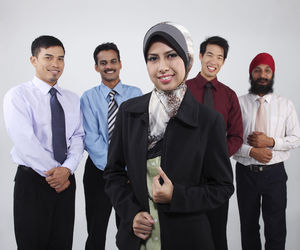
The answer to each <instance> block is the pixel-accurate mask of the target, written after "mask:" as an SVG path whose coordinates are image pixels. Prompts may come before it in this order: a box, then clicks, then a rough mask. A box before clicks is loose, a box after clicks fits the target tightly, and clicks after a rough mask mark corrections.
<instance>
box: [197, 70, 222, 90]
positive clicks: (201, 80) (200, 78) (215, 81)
mask: <svg viewBox="0 0 300 250" xmlns="http://www.w3.org/2000/svg"><path fill="white" fill-rule="evenodd" d="M197 79H198V82H199V85H200V87H201V88H204V87H205V84H206V83H208V82H211V84H212V86H213V87H214V89H216V90H218V88H219V81H218V78H217V77H215V78H214V79H213V80H211V81H208V80H207V79H205V78H204V77H203V76H202V75H201V72H199V73H198V75H197Z"/></svg>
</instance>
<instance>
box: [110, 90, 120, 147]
mask: <svg viewBox="0 0 300 250" xmlns="http://www.w3.org/2000/svg"><path fill="white" fill-rule="evenodd" d="M116 93H117V92H116V91H115V90H112V91H110V92H109V94H108V95H109V104H108V141H109V143H110V140H111V137H112V133H113V130H114V127H115V120H116V114H117V112H118V105H117V103H116V101H115V98H114V97H115V94H116Z"/></svg>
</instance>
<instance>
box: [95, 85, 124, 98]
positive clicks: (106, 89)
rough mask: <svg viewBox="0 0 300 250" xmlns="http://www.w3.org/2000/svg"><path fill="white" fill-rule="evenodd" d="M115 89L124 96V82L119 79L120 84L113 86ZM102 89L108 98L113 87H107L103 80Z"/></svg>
mask: <svg viewBox="0 0 300 250" xmlns="http://www.w3.org/2000/svg"><path fill="white" fill-rule="evenodd" d="M113 90H115V91H116V92H117V94H118V95H120V96H122V95H123V94H124V90H123V84H122V82H121V81H119V82H118V84H117V85H116V86H115V87H114V88H113ZM100 91H101V92H102V93H103V95H104V97H105V98H107V97H108V94H109V92H110V91H111V89H110V88H109V87H107V86H106V85H105V84H104V83H103V82H101V84H100ZM117 94H116V95H117Z"/></svg>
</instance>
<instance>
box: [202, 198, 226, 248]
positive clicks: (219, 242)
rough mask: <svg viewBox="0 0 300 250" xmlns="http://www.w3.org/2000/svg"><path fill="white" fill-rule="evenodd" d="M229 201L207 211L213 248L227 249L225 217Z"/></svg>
mask: <svg viewBox="0 0 300 250" xmlns="http://www.w3.org/2000/svg"><path fill="white" fill-rule="evenodd" d="M228 206H229V201H227V202H225V203H224V204H223V205H221V206H220V207H218V208H217V209H214V210H212V211H209V212H208V213H207V217H208V220H209V224H210V228H211V233H212V238H213V241H214V245H215V250H227V249H228V246H227V234H226V231H227V218H228Z"/></svg>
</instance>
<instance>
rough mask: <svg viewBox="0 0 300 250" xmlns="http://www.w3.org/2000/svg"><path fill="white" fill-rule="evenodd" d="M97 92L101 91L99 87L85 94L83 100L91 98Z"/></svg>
mask: <svg viewBox="0 0 300 250" xmlns="http://www.w3.org/2000/svg"><path fill="white" fill-rule="evenodd" d="M97 91H100V88H99V86H95V87H93V88H91V89H88V90H86V91H84V92H83V94H82V96H81V98H89V97H90V96H93V95H95V94H96V93H97Z"/></svg>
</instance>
